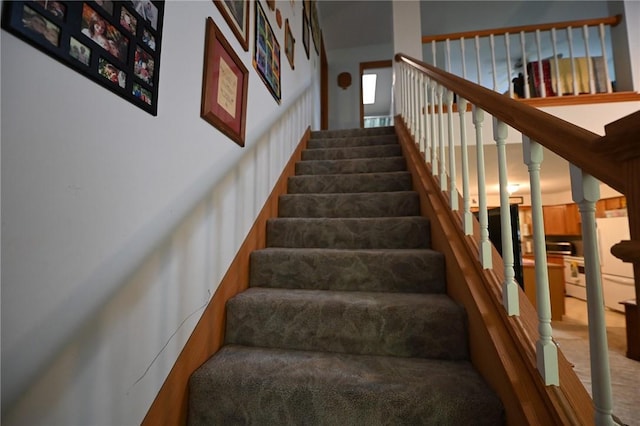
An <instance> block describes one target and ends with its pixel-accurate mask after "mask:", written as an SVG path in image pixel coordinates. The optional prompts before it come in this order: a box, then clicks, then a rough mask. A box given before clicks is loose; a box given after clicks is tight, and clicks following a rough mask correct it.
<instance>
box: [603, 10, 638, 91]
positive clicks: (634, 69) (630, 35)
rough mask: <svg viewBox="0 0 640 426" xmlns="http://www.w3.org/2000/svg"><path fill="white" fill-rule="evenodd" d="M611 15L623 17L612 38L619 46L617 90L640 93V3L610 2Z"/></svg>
mask: <svg viewBox="0 0 640 426" xmlns="http://www.w3.org/2000/svg"><path fill="white" fill-rule="evenodd" d="M608 5H609V13H610V14H611V15H622V17H623V19H622V22H621V23H620V24H619V25H617V26H616V27H613V28H612V29H611V37H612V41H613V43H614V45H616V46H617V49H616V53H617V54H616V57H615V58H614V59H615V66H616V89H617V90H619V91H635V92H637V91H640V54H638V52H640V28H639V27H638V22H640V2H637V1H628V0H625V1H609V2H608Z"/></svg>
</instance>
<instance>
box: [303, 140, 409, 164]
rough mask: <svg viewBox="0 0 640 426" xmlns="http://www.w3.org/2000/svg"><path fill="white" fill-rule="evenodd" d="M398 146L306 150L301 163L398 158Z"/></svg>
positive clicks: (399, 151)
mask: <svg viewBox="0 0 640 426" xmlns="http://www.w3.org/2000/svg"><path fill="white" fill-rule="evenodd" d="M401 155H402V149H400V145H397V144H396V145H379V146H365V147H356V148H331V149H307V150H305V151H303V152H302V160H303V161H312V160H346V159H354V158H383V157H399V156H401Z"/></svg>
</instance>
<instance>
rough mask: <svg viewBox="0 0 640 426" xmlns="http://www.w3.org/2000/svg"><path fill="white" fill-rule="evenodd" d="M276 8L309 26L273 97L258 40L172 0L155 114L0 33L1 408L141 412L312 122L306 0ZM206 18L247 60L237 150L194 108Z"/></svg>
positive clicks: (114, 420)
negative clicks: (242, 132) (241, 141)
mask: <svg viewBox="0 0 640 426" xmlns="http://www.w3.org/2000/svg"><path fill="white" fill-rule="evenodd" d="M278 7H279V8H280V9H281V12H282V15H283V21H284V19H285V18H289V19H290V20H291V25H292V30H293V33H294V37H296V38H297V39H298V40H300V42H299V43H296V55H295V57H296V68H295V72H294V71H292V70H291V68H290V67H289V64H288V61H287V59H286V57H285V55H284V49H283V48H282V57H281V65H282V66H281V72H282V105H280V106H278V105H277V104H276V102H275V101H274V99H273V98H272V96H271V95H270V93H269V92H268V91H267V89H266V87H265V86H264V84H263V83H262V81H261V80H260V78H259V76H258V75H257V73H256V71H255V69H254V68H253V66H252V65H251V52H252V50H251V49H252V47H253V41H251V42H250V50H249V52H244V51H243V50H242V48H241V47H240V45H239V43H238V42H237V40H236V38H235V36H234V35H233V33H232V32H231V31H230V30H229V28H228V27H227V25H226V23H225V21H224V20H223V19H222V17H221V15H220V14H219V12H218V10H217V8H216V7H215V5H214V4H213V3H212V2H201V1H189V2H186V1H180V2H177V1H169V2H167V3H166V10H165V15H164V17H165V21H164V28H163V43H162V51H161V65H160V82H159V109H158V116H157V117H153V116H151V115H149V114H147V113H146V112H144V111H142V110H140V109H138V108H136V107H134V106H133V105H131V104H129V103H128V102H126V101H124V100H122V99H121V98H120V97H118V96H115V95H114V94H112V93H111V92H109V91H107V90H106V89H104V88H102V87H101V86H98V85H96V84H95V83H93V82H92V81H90V80H88V79H86V78H85V77H83V76H81V75H79V74H78V73H76V72H74V71H72V70H71V69H69V68H67V67H65V66H63V65H61V64H60V63H59V62H57V61H55V60H53V59H51V58H49V57H47V56H46V55H44V54H42V53H41V52H39V51H38V50H36V49H34V48H32V47H31V46H29V45H27V44H25V43H24V42H22V41H20V40H18V39H16V38H15V37H13V36H11V35H9V34H8V33H6V32H4V31H3V33H2V40H1V43H2V44H1V48H2V50H1V55H2V56H1V60H2V63H3V68H2V75H1V78H2V89H3V90H2V106H1V108H2V130H1V131H2V135H1V136H2V200H1V202H2V206H3V209H2V273H3V275H2V306H1V308H2V415H3V418H2V422H3V424H8V425H12V424H15V425H22V424H33V425H37V424H42V425H45V424H46V425H57V424H60V425H69V424H105V425H106V424H109V425H111V424H123V425H124V424H139V423H140V421H141V420H142V418H143V416H144V415H145V414H146V411H147V410H148V408H149V406H150V404H151V402H152V401H153V399H154V398H155V396H156V394H157V392H158V390H159V389H160V386H161V385H162V383H163V381H164V379H165V377H166V376H167V374H168V372H169V370H170V368H171V367H172V366H173V363H174V362H175V360H176V358H177V356H178V354H179V353H180V350H181V349H182V347H183V346H184V344H185V342H186V340H187V339H188V337H189V335H190V333H191V331H192V330H193V328H194V326H195V324H196V322H197V320H198V318H199V316H200V314H201V313H202V309H203V308H204V307H205V306H206V304H207V302H208V301H209V300H210V298H211V296H212V294H213V293H214V292H215V290H216V288H217V285H218V283H219V281H220V279H221V278H222V276H223V275H224V272H225V271H226V269H227V267H228V265H229V264H230V262H231V260H232V259H233V256H234V255H235V252H236V251H237V249H238V248H239V246H240V244H241V242H242V240H243V239H244V237H245V235H246V232H247V231H248V230H249V227H250V226H251V224H252V223H253V220H254V219H255V216H256V214H257V212H258V211H259V209H260V208H261V207H262V205H263V203H264V200H265V199H266V197H267V196H268V194H269V192H270V190H271V187H272V185H273V183H274V182H275V180H276V178H277V177H278V176H279V174H280V171H281V169H282V166H283V165H284V164H285V163H286V161H287V160H288V158H289V156H290V155H291V153H292V151H293V149H294V146H295V144H296V143H297V142H298V140H299V138H300V137H301V136H302V134H303V132H304V130H305V129H306V127H307V126H308V125H309V124H310V123H312V122H313V123H318V122H319V111H318V110H317V108H316V107H315V105H318V96H317V94H318V93H319V89H318V86H319V73H318V66H317V63H318V61H317V60H312V61H309V60H307V58H306V55H305V54H304V51H303V47H302V42H301V40H302V38H301V37H302V31H301V25H302V24H301V19H302V4H301V3H299V2H296V3H294V4H293V5H292V4H291V3H290V2H288V1H282V2H278ZM294 8H295V10H294ZM267 14H268V17H269V19H270V21H271V23H272V26H273V28H274V31H275V33H276V35H277V37H278V40H279V41H280V43H281V46H282V45H283V43H284V31H283V29H279V28H278V27H277V25H276V22H275V13H273V12H270V11H267ZM207 16H212V17H213V19H214V21H215V22H216V23H217V24H218V26H219V27H220V29H221V30H222V32H223V33H224V35H225V37H226V38H227V40H228V41H229V42H230V43H231V45H232V47H233V48H234V50H235V51H236V52H237V53H238V54H239V56H240V57H241V59H242V60H243V62H244V63H245V65H246V66H247V68H248V69H249V96H248V108H247V128H246V147H245V148H240V147H239V146H238V145H236V144H235V143H234V142H233V141H231V140H229V139H228V138H226V137H225V136H223V135H222V134H221V133H220V132H219V131H218V130H217V129H215V128H214V127H212V126H211V125H209V124H208V123H207V122H205V121H204V120H202V119H201V118H200V99H201V81H202V67H203V51H204V30H205V20H206V17H207ZM250 28H252V30H251V34H253V7H252V13H251V26H250ZM314 53H315V52H313V53H312V55H313V54H314ZM300 95H302V97H301V98H300Z"/></svg>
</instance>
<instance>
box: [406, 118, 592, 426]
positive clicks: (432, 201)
mask: <svg viewBox="0 0 640 426" xmlns="http://www.w3.org/2000/svg"><path fill="white" fill-rule="evenodd" d="M395 127H396V133H397V134H398V140H399V143H400V145H401V147H402V150H403V153H404V156H405V158H406V159H407V166H408V169H409V171H410V172H411V175H412V178H413V182H414V189H415V190H416V191H417V192H418V193H419V196H420V204H421V209H422V214H423V215H424V216H427V217H429V218H430V220H431V235H432V245H433V248H434V249H435V250H437V251H440V252H442V253H443V254H444V255H445V259H446V261H445V263H446V265H447V283H448V284H447V287H448V293H449V296H451V297H452V298H453V299H454V300H456V301H457V302H458V303H461V304H463V305H464V306H465V308H466V310H467V313H468V317H469V336H470V337H469V339H470V342H469V345H470V350H471V360H472V363H473V364H474V366H475V367H476V369H477V370H478V371H479V372H480V374H481V375H482V376H483V377H484V378H485V380H486V381H487V382H488V383H489V384H490V386H491V387H492V388H493V389H494V390H495V391H496V392H497V393H498V395H499V396H500V398H501V400H502V402H503V404H504V406H505V410H506V416H507V424H510V425H539V424H554V425H556V424H563V425H592V424H594V415H593V414H594V406H593V401H592V400H591V397H590V396H589V394H588V393H587V391H586V389H585V388H584V385H583V384H582V383H581V382H580V380H579V378H578V377H577V375H576V374H575V372H574V371H573V368H572V366H571V364H570V363H569V362H568V361H567V360H566V358H565V357H564V356H563V355H562V353H561V352H560V351H558V358H559V368H560V384H561V385H560V386H545V385H544V383H543V381H542V378H541V376H540V375H539V373H538V371H537V370H536V355H535V341H536V340H537V336H538V331H537V325H538V320H537V313H536V311H535V309H534V308H533V306H532V305H531V303H530V302H529V300H528V299H527V297H526V295H525V294H524V292H523V291H520V295H519V300H520V316H519V317H509V316H507V315H506V312H505V310H504V308H503V307H502V305H501V302H500V301H501V300H502V297H501V292H502V290H501V282H502V278H503V272H502V271H503V270H504V268H503V267H502V259H501V257H500V256H499V255H498V253H497V251H496V250H495V248H494V249H493V265H494V269H493V270H483V269H482V267H481V265H480V263H479V262H478V261H477V257H478V255H477V253H478V250H477V246H478V239H477V238H476V237H466V236H464V235H463V233H462V231H461V225H460V224H461V218H460V215H459V214H458V212H455V213H454V212H452V211H451V210H450V209H449V207H448V202H447V199H448V198H447V197H448V195H447V194H446V193H443V192H442V191H440V189H439V188H440V186H439V185H438V183H437V182H436V180H435V178H434V177H433V175H432V174H431V170H430V169H429V166H428V165H426V164H425V162H424V160H423V158H424V157H422V155H421V154H420V152H419V151H418V148H417V146H416V144H415V143H414V141H413V139H412V138H411V136H410V134H409V132H408V130H407V128H406V127H405V125H404V123H403V121H402V118H401V117H400V116H396V119H395ZM460 205H463V203H460ZM475 226H476V228H477V227H478V223H477V221H475ZM475 235H478V232H476V233H475Z"/></svg>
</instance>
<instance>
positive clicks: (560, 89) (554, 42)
mask: <svg viewBox="0 0 640 426" xmlns="http://www.w3.org/2000/svg"><path fill="white" fill-rule="evenodd" d="M551 45H552V46H553V60H554V62H555V64H556V82H557V84H556V96H562V94H563V92H564V90H563V87H562V81H561V80H560V65H559V64H558V40H557V37H556V29H555V28H551Z"/></svg>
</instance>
